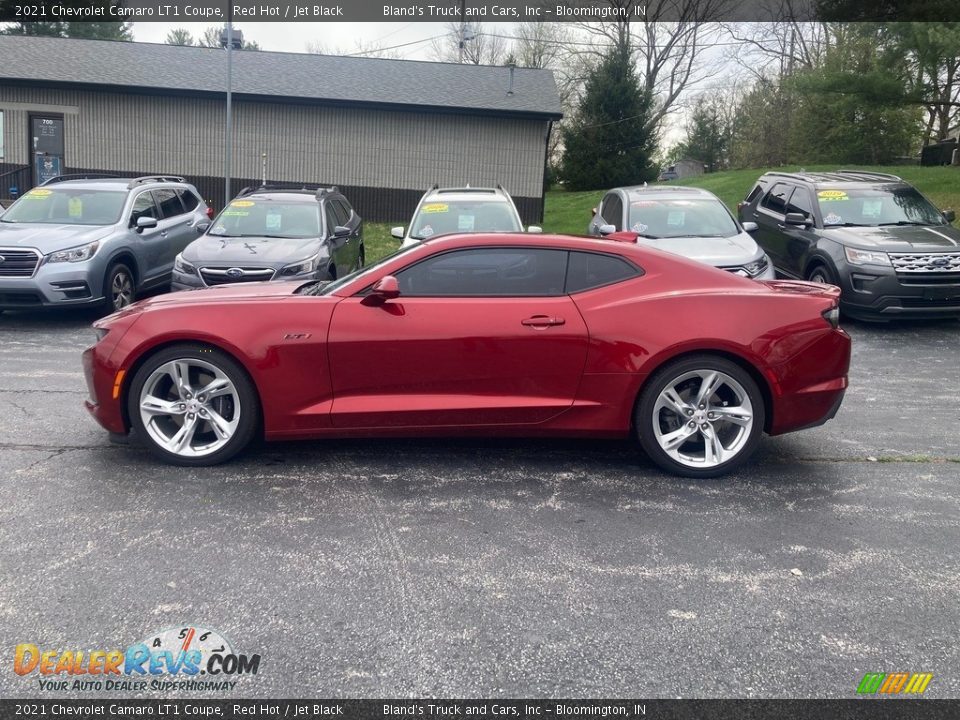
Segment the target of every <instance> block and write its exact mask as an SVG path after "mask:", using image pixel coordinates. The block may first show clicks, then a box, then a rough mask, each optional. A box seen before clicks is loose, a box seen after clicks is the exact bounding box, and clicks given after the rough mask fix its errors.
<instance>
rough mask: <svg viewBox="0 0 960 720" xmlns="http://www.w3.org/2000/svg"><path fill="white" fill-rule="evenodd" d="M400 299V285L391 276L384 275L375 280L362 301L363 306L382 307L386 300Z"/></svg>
mask: <svg viewBox="0 0 960 720" xmlns="http://www.w3.org/2000/svg"><path fill="white" fill-rule="evenodd" d="M398 297H400V283H399V282H397V279H396V278H395V277H394V276H393V275H384V276H383V277H382V278H380V279H379V280H377V282H376V283H375V284H374V286H373V287H372V288H371V289H370V292H369V293H368V294H367V296H366V297H365V298H364V299H363V301H362V302H363V304H364V305H383V304H384V303H385V302H386V301H387V300H393V299H394V298H398Z"/></svg>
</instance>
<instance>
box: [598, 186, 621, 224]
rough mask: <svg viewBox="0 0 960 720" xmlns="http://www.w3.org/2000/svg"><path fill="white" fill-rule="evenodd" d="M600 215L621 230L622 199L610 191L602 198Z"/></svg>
mask: <svg viewBox="0 0 960 720" xmlns="http://www.w3.org/2000/svg"><path fill="white" fill-rule="evenodd" d="M600 216H601V217H602V218H603V219H604V222H606V223H608V224H610V225H613V226H614V227H615V228H616V229H617V230H623V201H622V200H621V199H620V196H619V195H617V194H616V193H612V194H610V195H607V196H606V197H605V198H604V199H603V207H602V208H601V209H600Z"/></svg>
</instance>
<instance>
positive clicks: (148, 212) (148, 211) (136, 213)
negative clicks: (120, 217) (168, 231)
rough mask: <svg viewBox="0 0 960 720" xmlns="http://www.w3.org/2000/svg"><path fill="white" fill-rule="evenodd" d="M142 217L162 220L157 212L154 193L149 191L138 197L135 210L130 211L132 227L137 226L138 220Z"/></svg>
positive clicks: (134, 206) (134, 202)
mask: <svg viewBox="0 0 960 720" xmlns="http://www.w3.org/2000/svg"><path fill="white" fill-rule="evenodd" d="M142 217H152V218H155V219H158V220H159V219H160V213H159V211H158V210H157V205H156V203H155V202H154V200H153V193H152V192H150V191H149V190H148V191H147V192H143V193H140V194H139V195H137V197H136V199H135V200H134V201H133V210H131V211H130V225H131V226H133V225H136V224H137V220H139V219H140V218H142Z"/></svg>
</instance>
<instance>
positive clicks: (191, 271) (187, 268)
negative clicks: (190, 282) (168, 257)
mask: <svg viewBox="0 0 960 720" xmlns="http://www.w3.org/2000/svg"><path fill="white" fill-rule="evenodd" d="M173 269H174V271H175V272H178V273H183V274H184V275H196V274H197V268H196V267H194V266H193V265H191V264H190V263H188V262H187V261H186V260H184V259H183V253H180V254H179V255H177V257H175V258H174V259H173Z"/></svg>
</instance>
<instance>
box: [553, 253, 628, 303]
mask: <svg viewBox="0 0 960 720" xmlns="http://www.w3.org/2000/svg"><path fill="white" fill-rule="evenodd" d="M642 274H643V273H642V271H641V270H640V269H639V268H637V267H636V266H634V265H631V264H630V263H628V262H627V261H626V260H624V259H623V258H618V257H614V256H613V255H603V254H601V253H590V252H576V251H574V252H571V253H570V261H569V264H568V265H567V285H566V291H567V292H568V293H571V294H572V293H576V292H582V291H584V290H592V289H593V288H598V287H603V286H604V285H612V284H613V283H617V282H620V281H621V280H626V279H627V278H632V277H637V276H638V275H642Z"/></svg>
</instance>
